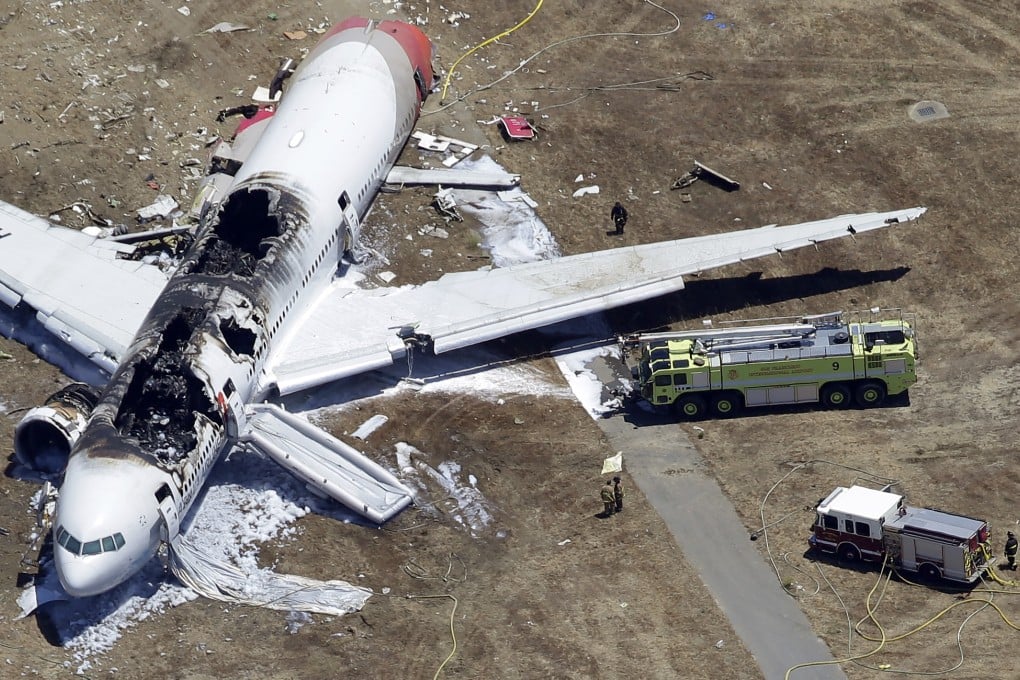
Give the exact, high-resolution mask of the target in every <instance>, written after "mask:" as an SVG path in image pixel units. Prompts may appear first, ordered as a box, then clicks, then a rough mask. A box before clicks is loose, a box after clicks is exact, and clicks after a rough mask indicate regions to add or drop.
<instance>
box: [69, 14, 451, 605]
mask: <svg viewBox="0 0 1020 680" xmlns="http://www.w3.org/2000/svg"><path fill="white" fill-rule="evenodd" d="M366 24H367V25H366ZM384 28H385V30H383V29H384ZM427 46H428V42H427V40H426V39H425V38H424V36H423V35H422V34H421V33H420V32H419V31H418V30H417V29H416V28H414V27H411V26H407V25H404V24H398V23H395V22H384V23H383V24H382V25H380V26H378V27H375V26H373V25H371V24H368V22H366V21H365V20H363V19H352V20H348V21H346V22H344V23H343V24H339V25H338V26H336V27H335V28H334V29H333V30H332V31H331V32H330V33H328V34H327V35H326V37H325V38H324V39H323V40H322V42H320V43H319V45H318V46H317V47H316V48H315V49H313V50H312V52H311V53H310V54H309V56H308V57H307V58H306V59H305V62H304V63H303V64H302V66H301V68H299V69H298V71H297V72H296V73H295V74H294V75H293V76H292V78H291V80H290V83H289V87H288V90H287V93H286V96H285V97H284V98H283V99H282V101H281V103H280V105H279V107H278V109H277V110H276V111H275V113H273V114H272V115H269V114H266V113H263V114H261V115H260V116H257V117H256V118H255V119H254V120H253V121H251V122H248V123H246V124H244V125H243V126H242V129H240V130H239V132H238V138H239V139H240V138H241V137H242V136H245V137H248V138H251V137H252V136H254V135H257V136H258V139H257V142H256V143H255V144H254V146H253V147H252V150H251V153H250V154H249V155H248V157H247V159H246V160H245V162H244V163H243V165H242V166H241V168H240V169H239V170H238V171H237V173H236V175H235V179H234V182H233V184H232V185H231V188H230V190H229V192H228V193H227V195H226V196H225V198H224V199H223V201H222V202H221V204H220V205H219V208H218V210H217V211H216V212H215V213H211V214H209V215H208V216H207V217H206V218H205V220H204V221H203V224H202V226H201V228H200V230H199V233H198V235H197V238H196V241H195V244H194V245H193V246H192V248H191V249H190V250H189V251H188V253H187V254H186V255H185V257H184V259H183V261H182V262H181V264H180V266H179V268H178V270H177V271H176V272H175V274H174V275H173V277H172V278H171V279H170V281H169V282H168V284H167V286H166V288H165V289H164V291H163V293H162V294H161V295H160V297H159V299H158V300H157V301H156V303H155V304H154V305H153V307H152V310H151V311H150V313H149V315H148V317H147V318H146V320H145V321H144V322H143V324H142V326H141V328H140V329H139V331H138V334H137V336H136V338H135V340H134V342H133V343H132V345H131V346H130V347H129V349H128V351H127V352H126V353H125V355H124V357H123V359H122V362H121V364H120V365H119V366H118V368H117V370H116V372H115V373H114V375H113V377H112V378H111V380H110V382H109V384H108V385H107V387H106V389H105V390H104V392H103V395H102V397H101V399H100V401H99V404H98V405H97V406H96V408H95V411H94V412H93V414H92V416H91V418H90V420H89V423H88V426H87V427H86V429H85V431H84V433H83V434H82V436H81V437H80V439H79V440H78V442H77V443H76V444H75V447H74V449H73V451H72V453H71V456H70V459H69V461H68V466H67V470H66V473H65V477H64V483H63V485H62V487H61V492H60V497H59V500H58V503H57V510H56V516H55V519H54V539H55V546H54V554H55V561H56V566H57V570H58V573H59V575H60V579H61V582H62V583H63V585H64V588H65V589H66V590H67V592H68V593H69V594H71V595H74V596H86V595H92V594H96V593H100V592H103V591H106V590H108V589H110V588H112V587H113V586H115V585H117V584H119V583H121V582H122V581H124V580H125V579H126V578H128V577H129V576H130V575H131V574H133V573H135V572H136V571H137V570H138V569H139V568H141V566H142V565H143V564H144V563H145V562H147V561H148V560H149V559H150V558H151V557H152V555H153V554H154V553H155V551H156V549H157V547H158V546H159V543H160V541H161V540H162V541H167V540H170V539H172V538H173V537H174V536H175V535H176V534H177V533H178V531H179V528H180V522H181V520H182V518H183V516H184V514H185V513H187V511H188V509H189V508H190V507H191V504H192V503H193V501H194V499H195V497H196V496H197V494H198V492H199V490H200V489H201V488H202V486H203V485H204V483H205V481H206V478H207V476H208V473H209V471H210V469H211V468H212V466H213V464H214V463H215V461H216V459H217V458H218V456H219V454H220V452H221V451H222V450H223V449H224V447H225V446H226V445H227V444H229V443H230V442H231V441H232V440H233V438H234V437H235V436H236V435H237V434H238V433H239V432H240V431H241V430H242V429H243V427H244V424H245V414H244V406H245V404H247V403H250V402H251V401H252V400H253V399H255V398H256V397H258V396H261V395H262V394H263V393H264V392H265V391H266V390H267V388H268V386H267V385H265V384H263V383H262V382H261V377H262V375H263V369H264V367H265V365H266V362H267V360H268V358H269V357H270V355H271V354H272V351H273V348H274V347H275V346H276V345H277V343H278V341H279V339H280V338H281V337H284V336H285V335H286V334H287V332H288V330H289V328H290V326H291V325H292V324H293V323H294V321H295V320H296V319H297V318H299V316H300V312H301V310H302V308H303V307H304V306H305V304H306V303H307V302H308V301H309V300H310V299H312V298H314V297H315V296H317V295H319V294H321V293H322V291H323V290H324V288H325V286H326V285H327V284H328V282H329V281H330V280H331V279H332V277H333V276H334V275H335V273H336V271H337V266H338V263H339V261H340V258H341V257H342V255H343V253H344V252H345V251H347V250H348V249H350V248H351V247H352V246H353V243H354V240H355V239H356V238H357V232H358V224H359V220H360V217H361V216H362V215H364V214H365V212H366V211H367V209H368V207H369V205H370V203H371V201H372V199H373V198H374V196H375V193H376V191H377V189H378V187H379V184H380V183H381V181H382V179H383V178H384V177H385V175H386V173H387V172H388V171H389V169H390V168H391V167H392V165H393V163H394V161H395V159H396V157H397V155H398V154H399V152H400V150H401V148H402V147H403V145H404V143H405V142H406V140H407V138H408V136H409V135H410V132H411V129H412V127H413V125H414V123H415V121H416V120H417V116H418V113H419V110H420V106H421V102H422V99H423V97H424V91H423V89H422V88H421V86H420V83H421V82H428V81H429V80H431V71H430V70H429V67H428V64H427V61H426V63H424V64H423V63H422V57H423V55H425V56H424V58H425V59H427Z"/></svg>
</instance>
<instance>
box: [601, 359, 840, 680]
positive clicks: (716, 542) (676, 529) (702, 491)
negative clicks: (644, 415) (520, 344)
mask: <svg viewBox="0 0 1020 680" xmlns="http://www.w3.org/2000/svg"><path fill="white" fill-rule="evenodd" d="M592 368H596V367H595V366H593V367H592ZM596 372H597V373H601V371H599V370H597V371H596ZM600 377H607V376H600ZM599 426H600V427H601V428H602V430H603V431H604V432H605V434H606V437H607V438H608V439H609V442H610V445H611V446H612V448H613V449H614V450H617V451H623V464H624V469H625V470H626V472H627V474H628V475H630V477H631V478H632V479H633V480H634V482H635V484H636V485H637V486H638V487H639V488H640V489H641V491H642V493H644V495H645V497H646V498H647V499H648V501H649V502H650V503H651V504H652V506H653V507H654V508H655V509H656V511H657V512H658V513H659V514H660V515H661V516H662V519H663V520H665V522H666V524H667V526H669V530H670V532H672V534H673V537H674V538H675V539H676V542H677V545H679V546H680V549H681V550H683V552H684V556H685V557H686V558H687V561H688V562H690V563H691V564H692V565H694V567H695V568H696V569H697V570H698V573H699V574H700V576H701V580H702V581H703V582H704V583H705V585H706V586H708V589H709V591H710V592H711V593H712V596H713V597H714V598H715V600H716V602H717V603H718V605H719V607H720V609H722V611H723V613H724V614H726V616H727V617H728V618H729V620H730V624H731V625H732V626H733V630H734V631H735V632H736V634H737V635H738V636H739V637H740V639H741V640H742V641H743V643H744V646H745V647H747V649H748V650H750V652H751V654H752V655H754V659H755V661H757V663H758V667H759V668H761V671H762V674H763V675H764V676H765V678H766V679H767V680H775V679H777V680H782V678H783V677H784V675H785V673H786V671H787V669H789V668H790V667H791V666H795V665H797V664H799V663H804V662H807V661H831V660H832V658H833V657H832V653H831V652H830V651H829V648H828V647H827V646H826V645H825V643H824V642H822V640H821V639H820V638H819V637H818V636H817V635H815V633H814V631H813V630H811V624H809V623H808V620H807V617H805V616H804V612H802V611H801V610H800V607H799V606H798V605H797V602H796V600H794V599H793V598H792V597H790V596H789V595H787V594H786V592H785V591H784V590H783V588H782V587H781V586H780V584H779V582H778V581H777V580H776V576H775V574H774V573H773V572H772V571H771V569H770V568H769V567H768V565H767V564H766V562H765V561H764V560H763V559H762V558H761V555H760V554H759V553H758V551H757V550H756V549H755V548H754V544H753V543H752V542H751V540H750V531H749V530H748V528H747V527H745V526H744V524H743V523H742V522H741V521H740V518H739V517H737V513H736V511H735V510H734V509H733V506H732V505H731V504H730V501H729V499H727V498H726V496H725V495H723V492H722V489H720V488H719V485H718V484H717V483H716V481H715V479H714V478H712V477H711V476H709V475H707V474H705V472H704V465H703V464H702V460H701V456H700V454H698V452H697V450H696V449H695V448H694V446H693V445H692V444H691V442H690V440H689V439H688V438H687V436H686V434H685V433H684V432H683V431H681V430H680V428H679V427H677V426H676V425H675V424H673V425H656V424H641V425H640V426H635V425H634V424H632V423H630V422H628V421H627V420H626V419H625V417H624V416H623V415H615V416H613V417H611V418H604V419H601V420H600V421H599ZM806 678H812V679H814V678H824V679H828V678H833V679H835V678H839V679H841V680H846V675H845V674H844V673H843V671H842V669H841V668H839V667H838V666H836V665H826V666H813V667H811V668H806V669H803V670H798V671H794V673H793V674H792V675H791V680H802V679H806Z"/></svg>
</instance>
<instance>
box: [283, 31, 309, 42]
mask: <svg viewBox="0 0 1020 680" xmlns="http://www.w3.org/2000/svg"><path fill="white" fill-rule="evenodd" d="M283 37H284V38H286V39H287V40H304V39H305V38H307V37H308V34H307V33H305V32H304V31H284V32H283Z"/></svg>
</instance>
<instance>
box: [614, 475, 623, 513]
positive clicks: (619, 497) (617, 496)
mask: <svg viewBox="0 0 1020 680" xmlns="http://www.w3.org/2000/svg"><path fill="white" fill-rule="evenodd" d="M613 500H614V501H616V512H623V484H621V483H620V478H619V477H613Z"/></svg>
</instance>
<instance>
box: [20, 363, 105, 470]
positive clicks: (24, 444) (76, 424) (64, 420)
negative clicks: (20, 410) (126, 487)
mask: <svg viewBox="0 0 1020 680" xmlns="http://www.w3.org/2000/svg"><path fill="white" fill-rule="evenodd" d="M98 401H99V393H98V392H97V391H96V390H95V389H94V388H93V387H91V386H89V385H86V384H85V383H71V384H70V385H68V386H67V387H65V388H63V389H61V390H59V391H57V392H54V393H53V394H51V395H50V396H49V397H47V399H46V403H45V404H43V405H42V406H36V407H35V408H33V409H32V410H30V411H29V412H28V413H26V414H25V417H24V418H22V419H21V422H19V423H18V426H17V427H16V428H15V430H14V456H15V458H16V459H17V460H18V462H20V463H22V464H24V465H27V466H29V467H31V468H32V469H33V470H37V471H39V472H43V473H46V474H56V473H58V472H61V471H62V470H63V469H64V467H65V466H66V465H67V459H68V457H69V456H70V455H71V447H73V446H74V443H75V442H76V441H78V437H80V436H81V433H82V432H83V431H84V430H85V423H87V422H88V419H89V415H91V413H92V409H94V408H95V407H96V403H98Z"/></svg>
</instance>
